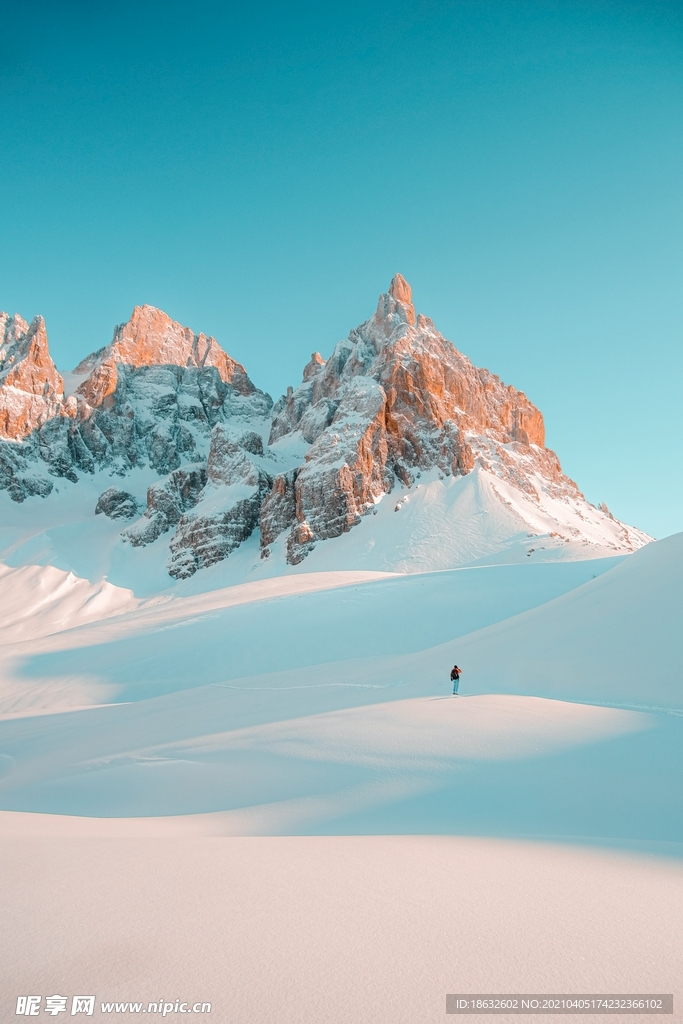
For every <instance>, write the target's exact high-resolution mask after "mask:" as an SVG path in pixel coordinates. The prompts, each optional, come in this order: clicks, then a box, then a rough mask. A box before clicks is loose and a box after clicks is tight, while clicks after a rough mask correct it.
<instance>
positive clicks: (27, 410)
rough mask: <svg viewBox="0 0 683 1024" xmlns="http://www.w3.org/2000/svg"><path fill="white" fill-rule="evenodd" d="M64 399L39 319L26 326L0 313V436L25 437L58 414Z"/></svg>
mask: <svg viewBox="0 0 683 1024" xmlns="http://www.w3.org/2000/svg"><path fill="white" fill-rule="evenodd" d="M63 395H64V381H63V380H62V378H61V377H60V375H59V374H58V373H57V369H56V367H55V364H54V363H53V361H52V357H51V356H50V351H49V348H48V343H47V332H46V330H45V321H44V320H43V318H42V316H35V317H34V318H33V320H32V321H31V325H30V326H29V325H28V324H27V323H26V321H25V320H24V319H23V318H22V317H20V316H19V315H18V314H15V315H14V316H13V317H12V316H8V315H7V313H0V436H1V437H5V438H10V439H12V440H18V439H20V438H24V437H26V436H27V435H28V434H30V433H31V432H32V431H33V430H35V429H36V427H39V426H41V425H42V424H43V423H45V422H46V420H48V419H49V418H50V417H51V416H54V415H55V414H56V413H57V412H58V410H59V408H60V404H61V402H62V399H63Z"/></svg>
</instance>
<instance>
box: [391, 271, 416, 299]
mask: <svg viewBox="0 0 683 1024" xmlns="http://www.w3.org/2000/svg"><path fill="white" fill-rule="evenodd" d="M389 294H390V295H391V296H393V298H395V299H398V301H399V302H405V303H406V305H410V304H412V301H413V292H412V289H411V287H410V285H409V284H408V282H407V281H406V279H405V277H403V275H402V274H394V276H393V277H392V279H391V284H390V285H389Z"/></svg>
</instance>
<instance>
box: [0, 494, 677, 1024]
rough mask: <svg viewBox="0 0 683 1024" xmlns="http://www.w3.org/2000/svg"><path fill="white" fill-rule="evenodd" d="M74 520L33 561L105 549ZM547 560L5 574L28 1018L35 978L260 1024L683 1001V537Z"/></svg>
mask: <svg viewBox="0 0 683 1024" xmlns="http://www.w3.org/2000/svg"><path fill="white" fill-rule="evenodd" d="M439 483H440V482H439ZM418 493H419V492H418ZM411 500H412V498H411ZM408 507H409V506H408ZM65 508H66V506H65ZM28 511H30V509H29V510H28ZM404 511H405V509H404V508H402V509H401V511H400V512H399V513H395V515H396V518H397V519H398V518H399V517H400V516H401V515H402V514H403V512H404ZM67 513H68V508H66V511H65V516H64V519H65V522H64V524H63V525H64V527H65V529H64V530H63V531H62V532H61V534H60V527H59V526H58V527H56V528H54V530H53V531H44V532H42V533H41V532H40V530H38V529H36V531H35V533H34V534H33V544H34V546H33V549H32V550H33V551H34V552H37V551H41V550H42V552H43V557H45V558H47V556H48V554H49V553H50V552H51V553H52V554H54V552H55V551H56V550H58V549H59V550H61V551H62V552H63V553H64V552H70V553H71V554H70V557H73V558H74V559H75V558H77V557H78V556H79V547H78V536H77V531H74V532H73V533H69V532H68V531H69V526H68V514H67ZM379 514H381V513H380V512H378V515H379ZM391 515H394V513H393V511H392V512H391ZM373 519H374V517H368V521H369V522H370V523H372V520H373ZM86 522H87V517H84V524H85V523H86ZM112 525H113V524H109V526H110V527H111V526H112ZM363 525H364V524H361V527H359V528H358V530H359V532H360V531H361V529H362V527H363ZM30 529H31V527H30V524H29V529H28V530H27V531H26V532H24V533H23V534H21V532H20V530H19V524H18V523H16V524H15V525H14V526H11V525H10V526H8V525H5V527H4V530H5V533H4V538H5V541H6V542H7V545H8V546H7V550H9V549H11V548H12V545H13V544H14V549H13V550H14V552H15V554H16V552H18V551H19V550H20V549H21V545H22V544H27V541H26V539H25V538H26V537H27V535H28V534H29V533H30ZM89 529H90V530H91V531H94V530H96V529H99V524H98V523H96V522H95V523H93V521H92V518H91V520H90V526H89ZM11 530H15V531H16V532H15V533H14V535H13V536H14V540H13V541H12V538H11V535H10V534H11ZM93 535H94V534H90V537H92V536H93ZM83 536H84V538H85V540H86V542H88V543H89V541H88V533H87V527H86V526H85V525H84V528H83ZM352 537H353V531H352V532H351V534H349V535H347V536H346V537H344V538H341V541H340V543H341V544H344V543H345V542H346V541H347V540H349V539H352ZM41 546H42V548H41ZM82 547H83V549H85V548H86V547H87V543H84V544H83V545H82ZM323 547H324V545H321V548H323ZM29 548H30V544H27V546H26V547H25V548H24V555H25V554H26V551H28V550H29ZM560 550H563V549H560ZM522 551H523V549H522V547H521V540H520V548H519V554H520V557H519V560H518V561H517V562H515V563H513V564H493V565H488V566H486V565H483V566H474V567H467V568H459V569H448V570H444V571H430V572H412V573H405V572H402V573H387V572H382V571H380V570H376V569H375V570H371V571H368V570H367V569H363V568H359V569H357V570H355V571H348V570H347V571H342V570H339V569H337V570H329V571H318V572H297V573H293V574H289V575H271V576H270V577H269V576H267V575H264V576H261V577H258V576H257V574H256V573H253V574H251V575H249V573H246V572H245V573H244V575H245V577H246V578H247V580H248V582H242V581H240V582H239V583H238V584H236V585H230V586H225V574H224V573H223V574H222V575H221V574H219V573H216V574H215V575H214V576H211V571H209V572H208V573H207V576H208V578H209V579H210V581H211V587H212V588H213V589H206V590H204V591H203V592H194V593H193V592H192V590H191V589H190V588H188V587H184V585H180V586H178V587H174V588H173V589H171V590H166V591H163V590H162V589H161V588H157V590H156V592H155V588H153V587H151V586H150V587H149V588H148V594H147V595H141V594H138V593H135V594H134V593H133V591H132V590H124V589H123V588H118V587H115V586H113V585H112V584H110V583H102V582H95V583H91V582H89V581H88V580H87V579H77V578H74V576H73V575H69V571H68V570H67V568H62V569H59V568H55V567H54V566H51V565H49V564H47V565H39V564H37V561H36V563H34V564H33V565H29V566H23V567H22V566H19V567H9V566H5V567H4V568H3V569H2V570H1V571H0V607H1V608H2V609H3V617H4V622H3V625H4V628H3V630H2V633H1V634H0V709H1V710H2V715H1V716H0V834H2V836H3V842H2V845H1V847H0V898H1V899H2V906H3V923H4V924H5V927H4V928H3V929H2V938H1V939H0V944H1V945H0V964H1V966H0V979H2V985H1V988H2V993H3V994H2V996H0V1010H1V1011H2V1012H3V1013H4V1016H6V1017H7V1018H8V1019H9V1018H10V1017H11V1016H12V1015H13V1014H14V1001H15V1000H16V995H17V993H18V992H23V991H34V990H35V991H41V992H44V993H48V992H49V993H52V992H62V991H66V992H68V993H70V994H71V993H73V992H77V991H78V992H80V991H83V992H91V991H92V992H96V993H97V1008H96V1010H95V1013H94V1019H103V1020H104V1019H111V1014H107V1013H103V1012H102V1011H101V1009H100V1006H101V1002H102V1001H105V1000H109V999H111V1000H117V1001H124V1000H140V1001H142V1002H143V1003H144V1004H145V1005H146V1004H147V1003H148V1002H151V1001H155V1000H159V999H161V1000H164V1001H166V1000H168V1001H170V1002H171V1003H172V1004H175V1000H176V999H180V1000H183V999H188V1000H189V1001H192V1002H194V1001H195V1000H196V999H198V1000H203V1001H209V1002H211V1003H212V1019H213V1017H214V1016H216V1015H219V1017H220V1019H222V1018H223V1017H225V1018H226V1019H228V1018H229V1019H231V1020H234V1021H236V1022H238V1024H252V1022H254V1021H266V1020H270V1019H277V1018H280V1019H285V1020H297V1021H301V1022H304V1024H314V1022H315V1024H318V1022H321V1021H322V1022H329V1024H332V1022H346V1021H348V1022H351V1021H353V1022H354V1024H355V1022H361V1024H377V1022H379V1024H384V1022H387V1024H388V1022H389V1021H404V1022H405V1024H409V1022H410V1024H412V1022H413V1021H415V1020H417V1019H419V1020H426V1021H432V1020H434V1021H436V1020H440V1019H441V1018H442V1016H443V1012H444V1008H445V1007H444V1001H445V994H446V993H447V992H463V991H469V992H492V993H493V992H501V993H502V992H519V991H522V990H524V991H539V992H572V991H580V992H592V993H597V992H620V991H623V992H626V991H639V992H650V993H652V992H674V998H675V1003H674V1005H675V1006H679V1005H680V1000H681V999H682V998H683V991H681V989H680V972H679V970H678V966H679V965H678V960H677V956H678V952H677V951H678V949H679V948H680V942H681V941H682V940H683V933H682V932H681V922H682V921H683V897H682V895H681V894H682V893H683V884H682V882H683V873H682V869H681V864H680V857H681V854H683V813H682V809H681V801H680V792H681V789H682V787H683V755H682V753H681V752H682V751H683V687H682V685H681V675H680V670H679V664H680V659H679V657H678V646H679V641H678V637H679V636H680V633H681V608H682V607H683V602H682V601H681V597H682V596H683V594H682V589H683V535H677V536H675V537H671V538H667V539H666V540H664V541H659V542H655V543H652V544H648V545H647V546H646V547H644V548H642V549H641V550H639V551H637V552H636V553H635V554H633V555H628V556H626V557H623V556H621V557H612V558H603V559H584V560H577V559H573V560H559V561H551V560H548V561H535V560H534V559H533V557H531V558H528V557H527V556H526V555H524V554H522ZM110 555H111V551H109V553H107V552H106V551H104V553H103V556H102V557H103V564H104V563H105V562H106V560H107V559H108V558H110ZM88 557H92V556H91V555H89V553H88V552H87V551H85V553H84V554H83V558H84V559H87V558H88ZM244 564H246V562H245V563H244ZM306 567H307V568H308V566H306ZM215 568H216V569H218V568H220V567H215ZM191 582H192V581H191ZM454 661H457V662H458V664H460V666H461V667H462V669H463V677H462V680H461V695H460V696H458V697H452V696H450V683H449V681H448V673H449V669H450V666H451V665H452V664H453V662H454ZM615 847H616V848H618V849H614V848H615ZM662 855H666V856H662ZM55 935H59V942H55ZM117 1017H118V1018H119V1019H121V1020H126V1019H128V1020H133V1019H138V1018H139V1015H137V1014H134V1013H128V1014H126V1013H121V1014H117ZM499 1019H500V1020H501V1021H505V1020H517V1019H518V1018H517V1017H505V1016H501V1017H500V1018H499ZM589 1019H590V1018H589Z"/></svg>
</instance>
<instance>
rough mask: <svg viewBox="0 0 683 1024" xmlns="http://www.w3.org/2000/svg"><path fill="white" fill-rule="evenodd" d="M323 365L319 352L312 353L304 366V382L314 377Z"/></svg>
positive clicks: (323, 361)
mask: <svg viewBox="0 0 683 1024" xmlns="http://www.w3.org/2000/svg"><path fill="white" fill-rule="evenodd" d="M324 365H325V360H324V359H323V357H322V356H321V355H320V353H319V352H312V353H311V359H310V362H308V363H306V365H305V366H304V380H310V379H311V377H315V375H316V373H317V372H318V370H320V369H321V367H323V366H324Z"/></svg>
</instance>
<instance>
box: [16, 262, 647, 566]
mask: <svg viewBox="0 0 683 1024" xmlns="http://www.w3.org/2000/svg"><path fill="white" fill-rule="evenodd" d="M71 378H72V380H73V381H74V382H75V384H76V387H75V389H74V391H73V393H72V394H70V395H67V394H65V386H64V380H63V378H62V377H61V375H60V374H59V373H58V372H57V370H56V367H55V366H54V363H53V361H52V359H51V357H50V354H49V349H48V343H47V334H46V332H45V325H44V322H43V320H42V318H41V317H36V318H35V319H34V321H33V323H32V324H31V325H30V326H29V325H28V324H27V323H26V322H25V321H24V320H22V318H21V317H19V316H14V317H9V316H8V315H7V314H4V313H3V314H0V490H2V489H4V490H6V491H7V493H8V495H9V497H10V498H12V499H13V501H15V502H22V501H24V500H26V499H27V498H32V499H42V500H45V499H47V502H48V505H49V502H50V500H51V499H50V494H51V492H52V490H53V486H54V484H55V482H56V481H57V480H59V479H64V480H68V481H70V483H71V484H72V485H74V486H79V484H80V485H81V486H82V483H83V481H84V480H86V479H88V478H93V480H100V479H101V480H102V482H103V483H108V486H106V487H103V489H102V493H101V494H100V496H99V499H98V500H97V502H96V504H95V507H93V509H92V511H91V513H90V514H91V515H93V516H94V515H95V514H98V515H99V514H103V515H104V517H106V518H108V519H110V520H112V521H116V520H132V521H131V522H130V524H129V525H125V524H124V523H123V522H121V523H120V526H121V527H122V528H121V530H120V544H124V545H129V546H131V547H133V548H140V547H146V546H148V545H150V544H155V543H157V542H160V543H165V541H160V538H162V536H163V535H168V537H167V539H168V571H169V573H170V574H171V576H174V577H176V578H185V577H188V576H191V575H192V574H193V573H195V572H196V570H197V569H200V568H203V567H205V566H208V565H212V564H214V563H216V562H219V561H221V560H223V559H225V558H226V557H228V556H229V555H230V554H231V552H233V551H235V549H237V548H238V547H240V546H241V545H243V544H244V542H245V541H247V540H248V539H249V538H250V537H251V536H252V535H253V534H254V533H256V532H258V533H259V534H260V557H261V560H268V559H276V560H277V559H280V560H283V561H284V562H286V563H287V564H289V565H290V566H293V565H298V564H300V563H301V562H302V561H303V560H304V559H306V558H307V557H308V556H309V555H310V554H311V553H312V552H313V551H314V550H316V548H318V547H319V546H320V545H321V543H322V542H332V541H333V540H334V539H335V538H340V537H342V535H345V534H348V533H349V531H351V530H353V529H354V528H356V527H358V526H359V525H360V524H361V522H363V521H364V520H365V518H366V517H367V516H368V515H369V514H372V513H376V512H377V511H378V509H379V507H380V505H381V503H382V502H386V501H391V499H390V498H388V495H390V494H391V493H392V492H397V493H398V492H399V491H400V492H401V494H400V497H399V500H398V502H397V503H395V509H396V511H400V510H401V509H402V508H403V507H404V505H405V502H406V501H411V500H412V501H413V507H414V508H417V507H418V506H420V502H422V503H424V502H425V501H426V502H427V506H425V509H426V511H425V510H424V509H423V512H422V513H419V514H418V513H415V515H414V516H413V518H415V517H417V518H416V521H415V522H413V521H412V520H411V519H410V517H406V515H405V514H404V515H403V516H401V517H400V518H399V520H396V521H393V520H392V522H391V526H389V525H386V521H385V518H383V517H380V519H379V520H377V529H378V530H380V525H379V524H380V522H381V523H382V524H385V525H383V526H381V531H383V534H384V536H383V538H379V535H378V538H379V541H381V543H379V547H383V550H385V551H386V552H388V553H387V554H385V556H383V557H384V558H385V562H386V565H383V566H382V567H383V568H385V567H386V568H397V569H399V570H401V571H406V570H409V569H410V567H411V556H410V550H415V551H417V549H418V548H419V550H420V552H421V554H420V558H421V559H422V562H420V564H423V562H424V559H425V558H426V563H425V564H427V565H429V564H431V563H430V550H431V548H433V550H434V557H435V559H436V562H435V564H437V565H439V566H442V563H441V562H439V557H442V558H443V557H444V556H439V555H438V552H439V550H440V549H442V550H443V551H448V552H449V554H448V555H447V556H445V557H447V558H448V559H449V563H448V564H451V563H454V564H459V563H460V562H462V561H463V560H464V559H467V558H468V557H469V560H470V561H472V560H476V559H477V558H481V557H486V556H487V554H489V555H490V554H492V553H495V552H496V551H502V550H503V549H504V548H505V546H506V544H508V543H509V541H510V538H513V537H514V538H517V539H518V540H519V539H520V538H525V537H526V538H544V545H543V549H544V550H548V551H550V550H551V549H553V550H554V551H555V555H554V557H564V555H563V554H562V552H561V551H560V549H562V550H565V549H564V548H563V545H564V546H566V545H569V547H570V548H571V550H572V552H573V554H572V557H577V550H575V549H576V548H577V545H579V546H580V547H581V549H582V550H583V557H587V556H590V555H596V556H597V555H604V554H606V553H621V552H624V553H625V552H628V551H632V550H634V549H635V548H637V547H640V546H642V544H644V543H647V541H648V540H649V538H648V537H647V536H646V535H645V534H643V533H641V532H640V531H638V530H635V529H633V528H631V527H627V526H625V525H624V524H622V523H619V522H618V521H617V520H615V519H614V518H613V517H612V516H611V514H610V513H609V512H608V511H607V510H606V509H605V508H602V507H601V508H596V507H595V506H593V505H590V504H589V503H588V502H587V501H586V500H585V498H584V497H583V495H582V494H581V492H580V491H579V489H578V487H577V486H576V484H575V483H574V482H573V481H571V480H570V479H569V478H568V477H566V476H565V475H564V474H563V473H562V471H561V468H560V463H559V461H558V459H557V456H556V455H555V453H554V452H552V451H550V450H549V449H547V448H546V447H545V431H544V423H543V417H542V414H541V413H540V411H539V410H538V409H537V408H536V407H535V406H534V405H533V404H532V403H531V402H530V401H529V399H528V398H527V397H526V395H524V394H523V392H521V391H517V390H516V389H514V388H513V387H510V386H507V385H505V384H503V383H502V382H501V380H500V379H499V378H498V377H497V376H496V375H495V374H491V373H489V371H488V370H484V369H478V368H477V367H475V366H473V364H472V363H471V362H470V360H469V359H467V357H466V356H464V355H462V354H461V353H460V352H458V350H457V349H455V348H454V346H453V345H452V344H451V343H450V342H449V341H447V340H446V339H445V338H444V337H443V336H442V335H441V334H440V333H439V332H438V330H437V329H436V327H435V326H434V324H433V323H432V321H431V320H430V319H429V318H428V317H425V316H423V315H421V314H419V315H416V313H415V308H414V305H413V302H412V294H411V289H410V286H409V285H408V283H407V282H406V281H405V279H404V278H403V277H402V276H401V275H400V274H397V275H396V276H395V277H394V278H393V280H392V282H391V285H390V288H389V290H388V292H386V293H384V294H382V295H381V296H380V299H379V302H378V306H377V309H376V311H375V313H374V314H373V316H372V317H371V318H370V319H369V320H367V321H366V322H365V323H363V324H361V325H360V326H359V327H357V328H355V329H354V330H353V331H351V333H350V335H349V337H348V338H347V339H346V340H344V341H341V342H339V343H338V344H337V345H336V347H335V348H334V350H333V352H332V354H331V356H330V357H329V358H328V359H327V360H324V359H323V358H322V357H321V356H320V354H319V353H317V352H316V353H314V354H313V355H312V357H311V360H310V362H309V363H308V364H307V366H306V367H305V368H304V372H303V380H302V383H301V384H300V385H299V386H298V387H297V388H296V389H293V388H288V390H287V393H286V394H285V395H284V396H283V397H282V398H281V399H280V400H279V401H278V402H277V403H276V404H275V405H273V402H272V400H271V398H270V396H268V395H266V394H265V393H264V392H262V391H260V390H259V389H258V388H257V387H256V386H255V385H254V384H253V383H252V381H251V380H250V378H249V376H248V374H247V372H246V370H245V368H244V367H243V366H242V365H241V364H240V363H238V362H236V361H235V360H234V359H232V358H231V357H230V356H229V355H228V354H227V353H226V352H225V351H224V350H223V349H222V348H221V347H220V345H219V344H218V343H217V342H216V340H215V339H214V338H211V337H206V336H205V335H204V334H198V335H197V334H194V332H193V331H192V330H191V329H190V328H187V327H183V326H182V325H181V324H179V323H177V322H175V321H173V320H172V319H171V318H170V317H168V316H167V315H166V314H165V313H163V312H161V311H160V310H158V309H156V308H154V307H152V306H137V307H136V308H135V310H134V311H133V315H132V316H131V319H130V320H129V321H128V322H127V323H126V324H123V325H121V326H119V327H117V328H116V330H115V333H114V338H113V340H112V342H111V343H110V344H109V345H108V346H105V347H103V348H101V349H99V350H98V351H97V352H94V353H92V354H91V355H89V356H87V357H86V358H85V359H84V360H82V362H81V363H80V364H79V365H78V367H77V368H76V370H75V371H74V374H72V375H71ZM142 470H144V471H145V473H147V476H148V477H149V479H148V483H147V485H146V493H145V494H144V495H143V494H140V493H133V491H131V490H130V489H129V488H131V487H132V488H133V490H135V487H133V484H132V483H130V482H129V483H128V484H127V481H132V480H133V478H135V481H136V485H135V486H136V487H137V488H138V490H139V479H138V477H139V472H140V471H142ZM136 473H137V474H138V475H137V476H136ZM150 473H151V474H152V475H151V476H149V474H150ZM470 477H471V479H472V480H474V481H478V482H477V483H476V487H475V490H476V493H477V498H476V501H475V504H477V503H478V504H477V508H476V509H474V510H472V509H471V510H470V512H467V501H465V500H464V498H463V497H462V495H461V490H462V488H461V489H460V491H458V495H460V497H458V498H457V501H456V500H455V497H454V496H455V492H453V493H451V492H452V487H453V485H455V484H457V481H458V480H461V479H462V480H463V486H464V485H465V483H466V479H469V478H470ZM418 481H420V482H419V483H418ZM428 483H429V486H427V484H428ZM458 486H459V485H458ZM456 490H457V488H456ZM470 490H471V488H470ZM447 492H448V496H447ZM464 493H465V492H462V494H464ZM468 493H469V491H468ZM468 500H469V499H468ZM415 502H417V504H415ZM470 504H471V501H470ZM442 506H443V509H442ZM456 506H457V511H455V512H454V511H453V509H455V508H456ZM420 507H421V506H420ZM473 516H479V517H489V521H490V522H489V526H486V525H484V524H482V525H481V526H478V525H477V524H476V523H475V521H474V520H473V519H472V517H473ZM439 517H441V518H439ZM468 517H469V518H468ZM494 521H495V528H493V526H491V525H490V524H491V523H494ZM401 523H403V524H405V525H404V526H401V525H400V524H401ZM406 529H408V530H409V531H412V532H411V536H410V538H409V543H408V548H406V537H405V536H401V534H402V532H403V533H404V534H405V531H406ZM487 530H488V533H487ZM381 531H380V532H381ZM477 531H479V532H478V533H477ZM361 533H362V536H363V544H364V545H365V546H366V548H368V550H370V549H371V548H372V547H373V546H375V545H376V544H377V542H378V538H375V539H374V540H373V539H372V538H371V537H370V534H369V533H368V529H364V530H363V531H361ZM413 534H414V536H413ZM446 534H448V536H446ZM394 535H396V537H397V538H398V540H397V543H398V542H399V541H400V544H399V546H400V547H401V550H402V552H403V554H402V555H401V556H400V557H399V556H398V555H397V556H396V558H395V559H394V561H395V563H396V564H395V566H392V565H391V562H392V556H391V554H390V548H391V543H389V547H387V543H388V538H390V536H391V537H393V536H394ZM359 536H360V534H359ZM373 537H374V534H373ZM460 537H462V538H465V539H466V543H465V540H464V539H463V541H462V543H460V540H459V538H460ZM368 545H369V547H368ZM430 545H431V548H430ZM528 546H529V548H530V551H529V554H531V552H533V551H534V550H535V548H534V546H533V543H532V544H531V545H528ZM325 550H327V544H326V545H325ZM330 550H332V549H330ZM397 550H398V548H397ZM339 551H340V555H341V549H339ZM345 551H346V556H342V557H348V552H349V551H350V549H349V548H348V545H346V546H345ZM406 551H408V554H406ZM471 556H473V557H471ZM578 556H579V557H580V556H581V552H578ZM353 557H356V556H355V555H354V556H353ZM363 557H366V555H363ZM416 564H417V563H416ZM347 567H348V568H354V567H356V566H353V565H349V566H347ZM442 567H445V566H442Z"/></svg>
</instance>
